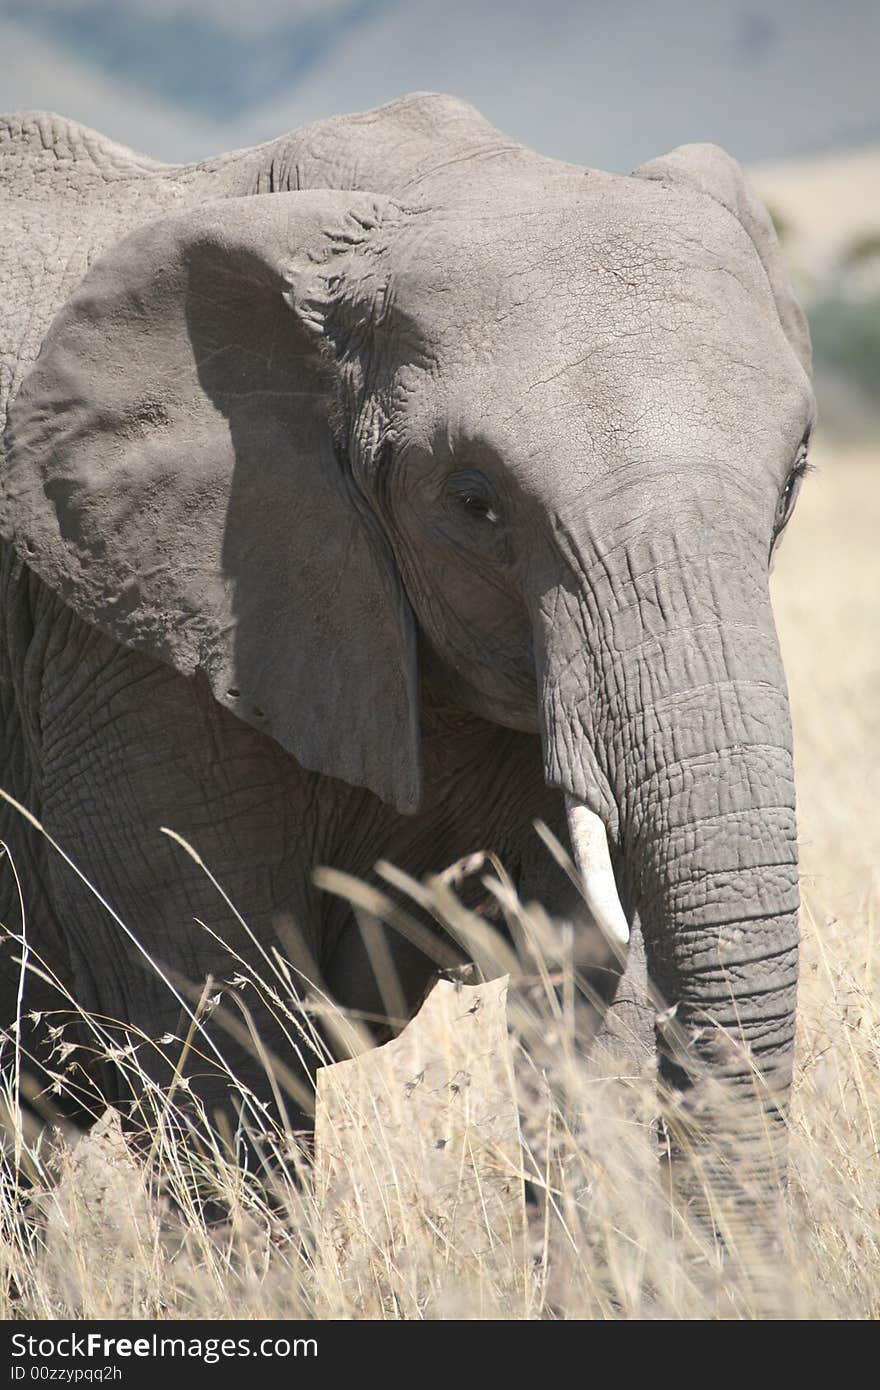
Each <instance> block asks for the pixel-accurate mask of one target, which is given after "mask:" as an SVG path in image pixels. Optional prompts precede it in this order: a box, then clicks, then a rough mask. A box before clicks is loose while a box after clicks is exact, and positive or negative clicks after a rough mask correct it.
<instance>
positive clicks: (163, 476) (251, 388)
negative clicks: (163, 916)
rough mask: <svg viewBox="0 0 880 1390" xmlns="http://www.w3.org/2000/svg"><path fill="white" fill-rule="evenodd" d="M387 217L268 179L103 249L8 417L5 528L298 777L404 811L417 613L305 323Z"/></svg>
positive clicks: (78, 605) (44, 570) (415, 779)
mask: <svg viewBox="0 0 880 1390" xmlns="http://www.w3.org/2000/svg"><path fill="white" fill-rule="evenodd" d="M395 215H400V214H399V210H398V209H395V208H394V207H393V206H392V205H390V204H388V203H387V202H386V201H385V200H383V199H381V198H378V197H376V196H373V195H367V194H360V193H352V192H350V191H349V192H338V191H332V192H331V191H329V190H321V191H319V192H317V191H316V192H297V193H278V194H274V195H272V196H266V197H259V198H257V197H247V198H231V199H224V200H222V201H219V202H214V203H207V204H205V205H203V206H202V207H200V208H198V209H196V210H192V211H189V212H186V213H185V214H182V215H177V216H173V217H169V218H163V219H162V220H160V221H157V222H154V223H151V224H149V225H147V226H145V227H143V228H141V229H140V230H138V231H137V232H135V233H134V234H133V235H131V236H129V237H127V238H126V239H125V240H123V241H121V242H120V243H119V244H118V245H117V246H116V247H114V249H113V250H112V251H110V252H109V254H107V255H105V256H104V257H103V258H102V259H101V260H99V261H96V262H95V264H94V265H93V266H92V267H91V269H90V270H89V272H88V274H87V275H86V277H85V279H84V280H83V281H82V283H81V284H80V286H79V288H78V289H77V291H76V292H75V294H74V295H73V296H72V298H71V299H70V300H69V301H68V303H67V304H66V305H65V307H64V309H63V310H62V311H61V313H60V314H59V315H58V317H57V318H56V320H55V322H54V324H53V325H52V327H51V329H50V331H49V333H48V335H47V337H46V339H45V342H44V344H43V348H42V351H41V353H40V356H39V358H38V360H37V362H36V364H35V365H34V367H33V368H32V370H31V372H30V374H29V376H28V377H27V378H26V380H25V382H24V383H23V385H22V388H21V391H20V392H19V395H18V397H17V399H16V401H15V403H14V405H13V407H12V410H11V414H10V425H9V430H8V436H7V441H6V445H7V448H6V453H7V460H6V467H5V471H4V476H3V478H2V496H0V528H2V534H3V535H4V537H5V538H6V539H7V540H10V541H11V542H12V544H13V545H14V546H15V547H16V549H17V551H18V552H19V554H20V555H21V557H22V558H23V559H24V561H25V562H26V564H27V565H28V567H29V568H31V569H32V570H35V571H36V572H37V573H38V574H39V575H40V576H41V577H42V578H43V579H44V580H45V582H46V583H47V584H48V585H49V586H50V587H51V588H53V589H54V590H56V591H57V592H58V593H59V594H60V595H62V596H63V598H64V599H65V600H66V602H67V603H68V604H69V605H70V607H71V608H73V609H74V610H75V611H76V612H77V613H78V614H79V615H80V616H81V617H82V618H84V619H85V620H86V621H87V622H89V623H92V624H94V625H95V626H96V627H99V628H101V629H103V631H105V632H107V633H109V634H110V635H111V636H112V637H114V638H115V639H116V640H118V641H119V642H121V643H123V644H125V645H127V646H129V647H132V648H135V649H136V650H138V651H141V652H146V653H148V654H150V655H152V656H155V657H159V658H161V659H162V660H163V661H165V662H167V663H168V664H169V665H170V666H172V667H173V668H174V669H175V670H176V671H178V672H180V673H181V674H183V675H185V676H192V675H194V674H195V673H196V672H203V673H204V674H205V676H206V677H207V679H208V681H209V682H210V685H211V688H212V690H213V692H214V695H215V696H216V698H217V699H218V700H219V701H220V703H221V704H223V705H225V706H226V707H227V708H228V709H230V710H233V711H234V712H235V713H236V714H237V715H238V716H239V717H240V718H241V719H243V720H245V721H246V722H247V723H249V724H251V725H253V726H254V727H255V728H258V729H260V730H262V731H263V732H265V733H267V734H270V735H271V736H272V737H273V738H275V739H276V740H277V741H278V742H279V743H280V744H282V745H283V747H284V748H286V749H287V750H288V751H289V752H290V753H292V754H293V755H294V757H295V758H296V759H297V760H298V761H299V762H300V763H301V764H302V765H303V766H304V767H306V768H308V769H311V770H313V771H316V772H321V773H325V774H328V775H330V776H332V777H337V778H341V779H343V780H344V781H346V782H349V783H352V784H354V785H357V786H363V787H368V788H370V790H372V791H373V792H375V793H376V794H377V795H378V796H379V797H381V798H382V800H384V801H387V802H389V803H390V804H393V805H395V806H397V807H398V808H399V809H400V810H401V811H407V812H408V811H412V810H414V809H415V807H416V806H417V803H418V800H419V789H420V780H419V778H420V775H419V728H418V696H417V676H416V656H415V632H414V623H413V618H412V614H411V611H410V609H409V607H408V604H407V601H406V598H405V596H404V594H403V591H402V587H401V584H400V581H399V578H398V574H397V569H396V565H395V562H394V559H393V556H392V554H391V551H390V549H389V547H388V545H387V542H386V541H385V539H384V537H383V535H382V533H381V531H380V529H379V527H378V526H377V524H376V522H375V521H374V519H373V516H372V513H371V512H370V511H369V509H368V508H367V507H366V505H365V503H364V500H363V497H362V494H360V492H359V491H358V489H357V487H356V486H355V484H354V483H353V481H352V479H351V477H350V475H349V470H348V469H347V467H346V466H345V464H344V462H343V461H342V460H341V457H340V454H339V451H338V449H337V447H336V445H335V443H334V437H333V434H332V432H331V427H330V423H329V422H330V420H331V418H332V416H333V411H334V408H335V399H334V389H335V383H334V380H333V374H334V366H333V363H332V361H330V360H329V357H328V353H327V350H326V343H325V341H324V340H323V335H322V334H321V332H320V324H319V322H317V318H318V316H319V313H320V305H321V304H322V303H324V302H325V301H326V299H327V295H328V285H329V286H330V287H331V288H332V287H333V286H337V285H339V284H342V283H345V282H346V277H347V274H348V270H349V269H350V264H351V262H352V260H353V259H356V258H357V257H358V255H359V253H360V252H361V251H362V249H363V247H364V245H365V244H368V243H370V241H371V238H373V237H375V236H376V235H377V228H378V227H379V226H380V224H381V222H382V219H383V218H384V217H386V216H387V217H391V218H393V217H394V216H395ZM366 259H367V260H369V259H370V258H369V257H367V258H366ZM355 279H357V274H356V275H355ZM364 283H365V282H364ZM299 306H302V308H301V309H300V307H299ZM363 317H364V315H363V314H362V316H361V324H360V326H361V327H362V324H363ZM337 329H338V325H337ZM338 331H342V330H338Z"/></svg>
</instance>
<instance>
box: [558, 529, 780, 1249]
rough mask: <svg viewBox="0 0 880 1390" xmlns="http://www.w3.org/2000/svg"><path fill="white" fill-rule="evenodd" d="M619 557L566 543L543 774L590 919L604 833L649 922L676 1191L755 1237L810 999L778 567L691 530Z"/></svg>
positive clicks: (643, 921) (622, 885) (609, 917)
mask: <svg viewBox="0 0 880 1390" xmlns="http://www.w3.org/2000/svg"><path fill="white" fill-rule="evenodd" d="M613 556H614V558H613V559H612V556H611V555H609V554H606V555H604V556H603V558H602V559H601V561H599V562H596V561H595V560H594V561H593V562H592V564H591V565H590V566H587V565H586V564H582V563H581V562H580V560H579V551H578V548H577V547H576V546H575V545H574V544H573V543H571V542H570V541H569V557H568V558H569V561H570V567H571V575H570V577H569V578H568V579H567V580H566V582H565V583H563V584H562V585H558V586H556V587H555V588H554V589H553V590H552V592H549V591H548V592H545V594H544V595H543V596H542V602H541V606H540V614H539V618H538V629H539V650H541V651H542V663H543V669H542V692H543V721H544V735H545V747H546V774H547V778H548V780H549V781H550V782H551V783H552V784H554V785H557V786H560V787H561V788H562V789H563V790H564V791H565V792H566V793H567V806H568V821H569V829H570V835H571V840H572V847H573V850H574V852H575V854H576V856H577V858H578V860H579V861H580V866H581V869H582V872H584V873H585V874H586V877H587V878H588V880H589V879H590V878H591V879H592V890H590V888H589V885H588V892H587V897H588V905H590V906H591V910H592V911H593V915H594V917H598V916H599V913H598V912H597V909H596V907H595V906H594V905H593V904H592V903H589V893H590V891H592V892H593V893H594V895H595V894H596V893H597V892H599V893H600V897H601V894H604V897H601V902H603V903H604V904H605V907H604V909H602V910H604V912H605V916H606V921H607V922H608V923H611V924H612V926H613V924H614V923H615V922H616V921H617V920H618V919H617V918H616V917H615V913H614V909H613V907H609V906H608V903H609V897H608V892H609V880H608V877H607V875H606V876H605V877H604V878H603V875H602V864H601V855H597V853H596V851H595V845H596V843H597V840H598V837H597V835H596V831H595V818H596V817H598V818H599V820H600V821H601V822H602V823H604V825H605V826H606V827H607V828H608V832H609V839H610V841H611V845H612V858H613V860H614V866H615V873H616V881H617V887H618V890H619V895H620V900H621V902H622V906H623V914H622V916H624V917H625V918H626V919H629V920H631V919H632V917H633V915H634V914H636V913H637V914H638V918H639V921H640V925H641V929H642V933H643V936H644V940H645V949H646V955H647V961H648V970H649V976H650V979H651V981H652V984H653V985H654V987H655V988H656V990H657V991H658V992H659V994H660V995H661V996H662V998H663V1000H664V1001H665V1003H666V1005H668V1006H669V1009H670V1010H671V1011H672V1012H671V1013H670V1015H669V1017H668V1018H667V1020H666V1026H665V1027H664V1026H661V1027H660V1028H658V1049H659V1054H660V1074H661V1079H662V1081H663V1082H664V1083H665V1087H666V1088H668V1094H669V1096H670V1097H671V1105H670V1108H669V1111H668V1133H667V1138H668V1150H669V1152H670V1155H671V1157H672V1158H673V1159H674V1160H675V1165H674V1171H675V1173H676V1176H677V1181H678V1184H679V1188H680V1189H682V1190H683V1191H684V1193H685V1195H686V1197H687V1200H688V1202H689V1203H691V1204H696V1205H697V1206H699V1207H704V1206H706V1205H707V1204H712V1207H713V1212H712V1214H713V1218H714V1222H715V1226H716V1229H721V1230H723V1229H724V1227H725V1222H726V1221H727V1222H730V1221H734V1222H736V1224H737V1225H738V1226H739V1227H740V1228H742V1225H743V1218H744V1216H745V1217H746V1218H747V1219H746V1224H747V1225H750V1224H751V1222H752V1220H753V1219H757V1218H756V1213H757V1211H758V1209H759V1208H760V1207H763V1208H764V1209H765V1210H767V1209H772V1203H770V1204H768V1197H769V1196H770V1188H771V1184H774V1185H775V1180H776V1178H777V1177H778V1175H779V1173H780V1172H781V1169H782V1164H783V1148H784V1117H785V1111H786V1106H787V1099H788V1094H789V1088H790V1082H791V1062H792V1048H793V1041H794V1007H795V994H796V984H797V942H798V931H797V913H798V874H797V841H796V827H795V812H794V783H793V775H792V757H791V739H790V721H789V714H788V702H787V693H786V687H785V680H784V676H783V672H782V668H781V663H780V658H779V652H778V646H777V642H776V635H775V629H774V625H773V620H772V615H771V612H770V606H769V597H768V592H767V563H766V552H765V553H764V554H763V555H762V554H761V553H760V549H759V547H758V545H757V544H756V545H755V546H754V548H753V550H752V551H751V552H750V550H749V546H748V545H747V544H742V545H741V546H739V547H737V546H735V545H731V544H730V543H728V544H727V545H725V544H724V542H723V541H719V539H718V537H717V534H716V536H715V538H714V539H713V538H711V537H710V536H708V535H707V532H706V528H705V527H702V528H697V527H693V528H690V530H689V532H688V533H687V534H686V535H681V534H679V535H677V536H674V537H669V536H667V537H666V538H664V539H661V540H656V539H652V540H650V541H645V540H641V541H636V542H632V543H629V544H627V545H625V546H618V547H616V548H615V551H614V552H613ZM561 613H565V614H566V615H567V618H568V619H570V621H568V622H565V623H561V622H560V614H561ZM545 614H546V621H542V616H541V615H545ZM551 616H552V621H551V620H550V619H551ZM585 827H586V828H587V829H590V828H591V827H592V828H591V833H592V836H593V839H592V842H591V843H592V845H593V852H592V856H591V853H590V852H589V848H588V850H587V851H586V852H585V851H584V850H583V849H582V848H581V845H582V844H583V843H584V836H583V831H584V829H585ZM597 901H598V900H597ZM618 911H619V909H618ZM727 1197H729V1198H730V1201H729V1203H728V1206H729V1211H728V1215H727V1217H726V1218H722V1217H721V1216H720V1214H719V1211H718V1203H719V1202H721V1203H722V1204H723V1203H724V1201H725V1199H726V1198H727Z"/></svg>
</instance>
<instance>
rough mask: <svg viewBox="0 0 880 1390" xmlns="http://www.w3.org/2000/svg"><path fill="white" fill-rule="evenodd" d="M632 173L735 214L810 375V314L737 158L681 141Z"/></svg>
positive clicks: (799, 358)
mask: <svg viewBox="0 0 880 1390" xmlns="http://www.w3.org/2000/svg"><path fill="white" fill-rule="evenodd" d="M633 177H634V178H638V179H657V180H659V181H660V182H662V183H666V184H670V185H673V186H678V187H685V188H690V189H693V190H694V192H696V193H702V194H705V195H706V196H707V197H709V198H714V199H715V201H716V202H717V203H720V204H721V206H722V207H724V208H726V209H727V211H728V212H730V213H732V214H733V216H734V217H735V218H736V219H737V220H738V221H739V223H740V224H741V226H742V227H743V228H744V230H745V231H746V232H747V233H748V235H749V236H750V237H751V239H752V242H753V243H754V247H755V250H756V251H757V253H758V255H759V257H760V258H761V264H762V265H763V267H764V270H765V272H766V275H767V280H768V281H769V284H770V289H771V292H772V294H773V298H774V300H775V301H776V311H777V313H778V314H779V321H780V323H781V324H782V328H783V331H784V333H785V335H786V337H787V338H788V341H789V343H790V344H791V346H792V348H793V349H794V352H795V354H796V356H797V358H798V360H799V361H800V363H801V366H802V367H803V369H804V371H805V372H806V373H807V375H808V376H809V375H810V371H811V366H812V361H811V357H812V355H811V351H810V330H809V328H808V326H807V320H806V316H805V315H804V312H803V310H802V309H801V307H800V305H799V304H798V302H797V300H796V298H795V295H794V291H793V289H792V287H791V283H790V281H789V278H788V272H787V270H786V268H785V264H784V262H783V259H782V252H781V250H780V247H779V241H778V238H777V236H776V232H775V230H774V228H773V223H772V221H771V219H770V214H769V213H768V211H767V209H766V207H765V206H764V204H763V203H762V202H761V200H760V198H759V197H758V195H757V193H756V192H755V190H754V188H753V187H752V185H751V184H750V183H749V180H748V179H747V178H746V176H745V174H744V173H743V171H742V168H741V167H740V165H739V164H738V163H737V161H736V160H735V159H733V158H732V157H731V156H730V155H729V154H727V152H726V151H725V150H722V149H721V148H720V146H718V145H679V146H678V148H677V149H674V150H672V151H670V153H669V154H665V155H662V156H661V157H660V158H659V159H652V160H651V161H650V162H649V163H648V164H642V165H641V166H640V167H639V168H638V169H636V170H635V171H634V174H633Z"/></svg>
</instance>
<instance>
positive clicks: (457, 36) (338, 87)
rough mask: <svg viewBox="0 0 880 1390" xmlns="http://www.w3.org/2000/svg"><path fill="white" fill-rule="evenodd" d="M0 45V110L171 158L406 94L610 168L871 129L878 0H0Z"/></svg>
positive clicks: (837, 141) (855, 138) (871, 136)
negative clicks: (430, 93) (710, 145)
mask: <svg viewBox="0 0 880 1390" xmlns="http://www.w3.org/2000/svg"><path fill="white" fill-rule="evenodd" d="M0 51H2V53H3V64H2V76H0V108H2V109H5V110H16V109H26V108H44V109H45V108H48V109H52V110H56V111H59V112H60V113H61V114H63V115H67V116H72V117H75V118H77V119H79V120H82V121H84V122H85V123H86V124H88V125H92V126H95V127H96V128H98V129H100V130H101V131H103V132H104V133H105V134H107V135H110V136H112V137H113V138H115V139H117V140H119V141H121V142H122V143H124V144H129V145H132V146H133V147H135V148H137V149H140V150H142V151H144V152H146V153H148V154H151V155H153V156H155V157H157V158H160V159H167V160H180V161H183V160H190V159H196V158H201V157H205V156H208V155H210V154H214V153H217V152H219V151H221V150H224V149H230V148H235V147H237V146H242V145H249V144H254V143H256V142H258V141H260V140H265V139H270V138H272V137H274V136H276V135H278V134H281V133H282V132H283V131H285V130H287V129H291V128H294V127H295V126H298V125H301V124H303V123H304V122H306V121H309V120H314V119H316V118H318V117H321V116H326V115H332V114H334V113H336V112H339V111H347V110H362V109H365V108H367V107H370V106H375V105H377V104H379V103H380V102H382V101H387V100H390V99H392V98H393V97H396V96H399V95H401V94H402V93H403V92H406V91H412V90H416V89H430V90H435V91H449V92H453V93H455V94H456V95H458V96H462V97H464V98H466V99H467V100H470V101H472V102H473V103H474V104H475V105H476V106H478V107H479V108H480V109H481V110H482V111H483V113H484V114H485V115H486V116H488V117H489V119H491V120H493V121H494V122H495V123H496V124H497V125H499V126H500V127H501V128H502V129H504V130H506V131H507V132H509V133H510V134H511V135H514V136H516V137H518V138H520V139H522V140H525V141H526V142H527V143H529V144H531V145H533V146H535V147H536V148H538V149H540V150H543V151H544V152H546V153H548V154H554V155H558V156H560V157H562V158H567V159H572V160H576V161H577V162H579V163H585V164H594V165H599V166H604V167H607V168H613V169H630V168H632V167H633V166H634V165H636V164H638V163H640V162H641V161H642V160H644V159H646V158H649V157H651V156H652V155H654V154H657V153H659V152H661V151H662V150H664V149H667V148H669V147H671V146H673V145H675V144H678V143H681V142H682V141H684V140H717V141H718V142H719V143H721V144H723V145H725V146H727V147H728V148H729V149H730V150H731V151H732V152H733V153H734V154H736V155H737V156H738V157H739V158H741V159H743V160H746V161H755V160H759V159H776V158H780V157H785V156H789V155H793V154H800V153H812V152H816V151H820V150H826V149H833V148H843V147H847V146H853V145H859V144H862V143H866V142H874V143H880V82H878V79H877V74H878V69H880V6H878V5H877V3H876V0H836V2H835V3H834V4H829V3H828V0H821V2H820V0H762V2H760V3H749V0H704V3H698V2H697V0H664V3H663V4H659V3H656V0H616V2H615V0H482V3H481V2H480V0H0Z"/></svg>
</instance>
